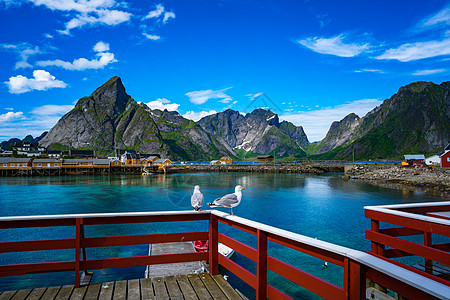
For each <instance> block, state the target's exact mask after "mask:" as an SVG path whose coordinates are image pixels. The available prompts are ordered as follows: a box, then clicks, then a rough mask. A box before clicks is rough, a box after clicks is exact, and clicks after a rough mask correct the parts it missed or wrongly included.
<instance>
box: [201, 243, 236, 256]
mask: <svg viewBox="0 0 450 300" xmlns="http://www.w3.org/2000/svg"><path fill="white" fill-rule="evenodd" d="M193 243H194V248H195V250H196V251H197V252H206V251H208V247H209V245H208V240H198V241H194V242H193ZM218 251H219V253H220V254H222V255H223V256H225V257H227V258H230V257H231V256H232V255H233V254H234V252H235V251H234V250H233V249H231V248H230V247H228V246H226V245H224V244H222V243H219V246H218Z"/></svg>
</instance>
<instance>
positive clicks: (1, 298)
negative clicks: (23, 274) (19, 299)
mask: <svg viewBox="0 0 450 300" xmlns="http://www.w3.org/2000/svg"><path fill="white" fill-rule="evenodd" d="M16 292H17V291H6V292H3V293H2V294H1V295H0V300H9V299H11V298H12V297H13V296H14V294H15V293H16Z"/></svg>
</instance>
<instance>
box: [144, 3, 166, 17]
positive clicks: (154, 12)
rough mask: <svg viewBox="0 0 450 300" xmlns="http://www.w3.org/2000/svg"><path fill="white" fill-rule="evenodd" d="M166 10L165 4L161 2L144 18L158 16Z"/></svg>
mask: <svg viewBox="0 0 450 300" xmlns="http://www.w3.org/2000/svg"><path fill="white" fill-rule="evenodd" d="M163 12H164V6H162V5H161V4H158V5H156V8H155V10H152V11H151V12H149V13H148V14H147V15H146V16H145V17H144V19H151V18H158V17H159V16H160V15H161V14H162V13H163Z"/></svg>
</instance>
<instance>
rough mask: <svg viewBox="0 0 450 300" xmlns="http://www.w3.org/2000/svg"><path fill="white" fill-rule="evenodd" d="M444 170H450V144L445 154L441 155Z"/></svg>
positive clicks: (445, 149)
mask: <svg viewBox="0 0 450 300" xmlns="http://www.w3.org/2000/svg"><path fill="white" fill-rule="evenodd" d="M439 157H440V159H441V167H442V168H450V144H448V145H447V147H445V148H444V152H443V153H442V154H441V155H439Z"/></svg>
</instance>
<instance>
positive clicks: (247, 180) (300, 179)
mask: <svg viewBox="0 0 450 300" xmlns="http://www.w3.org/2000/svg"><path fill="white" fill-rule="evenodd" d="M341 176H342V174H323V175H312V174H272V173H198V174H170V175H152V176H140V175H111V176H109V175H97V176H62V177H57V176H53V177H14V178H5V177H2V178H0V216H14V215H15V216H18V215H41V214H66V213H98V212H133V211H173V210H190V209H192V208H191V206H190V197H191V194H192V192H193V187H194V186H195V185H200V187H201V191H202V193H203V194H204V196H205V202H212V201H213V200H214V199H215V198H217V197H220V196H223V195H224V194H228V193H232V192H234V186H236V185H242V186H244V187H245V188H246V189H245V190H244V191H243V199H242V202H241V204H240V205H239V206H238V207H237V208H235V209H234V212H235V214H236V215H238V216H240V217H244V218H248V219H251V220H255V221H258V222H262V223H265V224H269V225H272V226H276V227H280V228H282V229H286V230H290V231H293V232H296V233H300V234H304V235H307V236H310V237H313V238H318V239H321V240H325V241H328V242H332V243H336V244H339V245H343V246H347V247H351V248H355V249H359V250H362V251H366V250H368V249H369V243H368V242H367V241H366V240H365V237H364V231H365V229H367V228H369V226H370V224H369V221H368V220H366V219H365V218H364V210H363V207H364V206H367V205H381V204H394V203H409V202H424V201H442V198H440V197H439V196H437V195H429V194H425V193H418V192H411V191H402V190H392V189H387V188H383V187H376V186H372V185H369V184H365V183H361V182H353V181H343V180H341V179H340V177H341ZM204 209H207V208H206V207H204ZM222 210H224V211H227V209H222ZM220 228H221V230H223V232H224V233H226V234H230V235H232V237H234V238H236V239H238V240H240V241H243V242H246V243H249V245H253V246H254V245H255V242H256V241H255V239H254V237H253V236H251V235H249V234H244V233H242V232H239V231H237V230H234V229H232V228H228V227H223V226H221V227H220ZM200 230H201V231H203V230H207V223H206V222H198V223H192V222H184V223H183V222H181V223H180V222H178V223H155V224H125V225H114V226H103V227H101V226H91V227H88V228H86V231H87V236H107V235H115V234H145V233H163V232H183V231H200ZM73 235H74V231H73V228H64V227H63V228H57V229H52V230H48V229H46V228H35V229H32V230H29V229H17V230H9V231H7V230H2V231H1V234H0V240H2V241H8V240H17V239H20V240H26V239H32V238H36V237H39V238H68V237H73ZM18 237H19V238H18ZM72 252H73V251H72ZM72 252H71V251H66V250H64V251H55V252H53V253H52V254H49V253H48V252H45V253H43V252H42V253H41V252H30V253H20V254H17V253H15V254H14V255H0V263H1V264H12V263H19V262H25V261H33V260H34V261H36V259H37V260H38V261H39V260H49V259H54V258H55V257H58V258H63V259H72V257H73V253H72ZM269 252H270V253H271V254H273V255H275V256H276V257H277V258H280V259H283V260H285V261H287V262H289V263H292V264H294V265H296V266H298V267H300V268H302V269H304V270H306V271H309V272H312V273H313V274H315V275H317V276H320V277H321V278H324V279H326V280H330V281H332V282H334V283H335V284H338V285H342V282H341V273H342V272H341V270H340V269H339V268H337V267H336V266H329V267H328V268H327V270H325V271H324V270H322V268H321V266H322V263H323V262H321V261H315V260H311V259H310V258H309V257H308V258H305V257H304V255H303V256H302V255H301V254H299V253H297V252H295V253H294V252H292V251H290V250H288V249H286V248H285V247H280V246H278V245H271V246H270V249H269ZM145 254H147V246H146V245H137V246H127V247H110V248H94V249H89V252H88V257H90V258H96V257H117V256H123V255H145ZM234 259H235V261H237V262H238V263H240V264H243V265H244V266H245V267H246V268H248V269H249V270H252V269H253V268H254V266H253V263H252V262H249V261H247V260H246V259H245V258H243V257H242V256H240V255H236V256H235V257H234ZM143 270H144V268H143V267H141V268H124V269H120V270H117V269H115V270H104V271H96V272H95V273H94V274H95V275H94V280H95V281H106V280H114V279H115V280H118V279H131V278H140V277H142V276H143ZM67 274H68V275H67V276H65V275H64V276H62V274H44V275H39V274H36V275H27V276H16V277H9V278H0V290H7V289H18V288H25V287H38V286H43V285H60V284H71V283H73V273H67ZM270 274H271V275H270ZM62 278H64V280H63V281H64V282H61V280H62ZM269 279H270V281H271V282H272V281H275V282H278V281H279V282H280V283H278V284H280V285H282V287H283V291H286V292H288V293H289V294H290V295H291V296H292V297H294V298H302V297H310V294H307V293H305V292H304V291H302V290H299V289H298V287H295V286H292V285H290V284H289V283H285V282H284V281H283V280H281V279H280V280H278V279H277V277H276V275H274V274H272V273H269ZM230 280H234V283H235V284H239V282H238V281H237V280H236V279H234V277H233V276H231V277H230ZM241 289H244V290H245V287H244V286H242V287H241ZM305 295H307V296H305Z"/></svg>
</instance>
